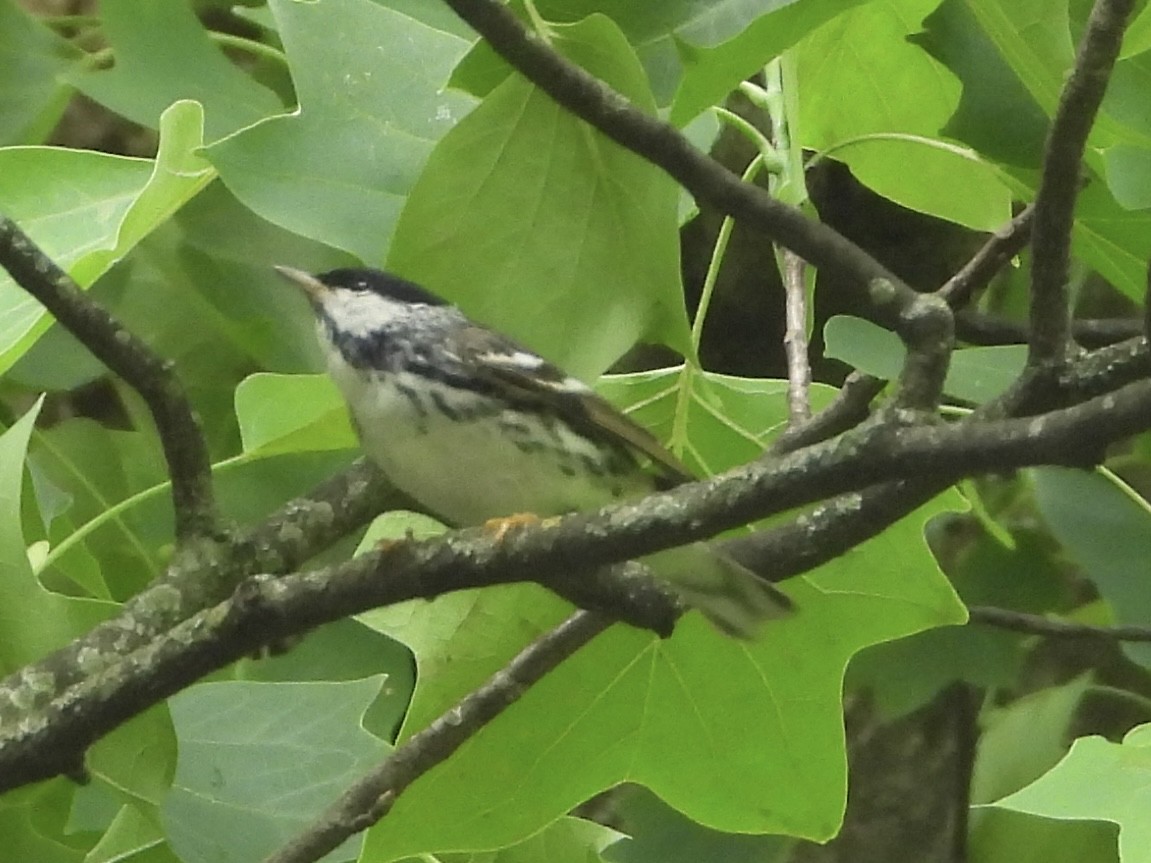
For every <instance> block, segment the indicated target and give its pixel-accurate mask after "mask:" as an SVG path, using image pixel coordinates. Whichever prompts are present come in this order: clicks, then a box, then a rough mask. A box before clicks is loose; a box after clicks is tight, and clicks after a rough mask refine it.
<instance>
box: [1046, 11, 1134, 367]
mask: <svg viewBox="0 0 1151 863" xmlns="http://www.w3.org/2000/svg"><path fill="white" fill-rule="evenodd" d="M1133 6H1134V0H1097V2H1096V3H1095V6H1094V8H1093V9H1092V10H1091V15H1090V17H1089V18H1088V19H1087V27H1086V29H1085V30H1084V33H1083V39H1082V41H1081V42H1080V44H1079V52H1078V54H1077V56H1076V58H1075V67H1074V68H1073V69H1072V71H1071V76H1070V77H1069V78H1068V80H1067V84H1066V85H1065V86H1064V87H1063V91H1062V93H1061V94H1060V98H1059V106H1058V108H1057V109H1056V111H1055V117H1054V119H1053V120H1052V122H1051V129H1050V131H1049V132H1048V135H1047V147H1046V152H1045V154H1044V157H1043V174H1042V178H1041V179H1040V182H1039V191H1038V192H1037V193H1036V196H1035V225H1034V227H1033V229H1032V239H1031V245H1032V264H1031V342H1030V345H1029V352H1028V354H1029V355H1028V361H1029V364H1030V365H1032V366H1041V365H1045V364H1051V363H1055V364H1062V363H1063V362H1064V361H1065V359H1066V354H1067V349H1068V347H1069V344H1070V339H1071V304H1070V297H1069V291H1068V284H1067V283H1068V277H1069V272H1070V260H1071V229H1072V226H1073V224H1074V219H1075V199H1076V197H1078V194H1079V184H1080V165H1081V161H1082V159H1083V150H1084V148H1085V147H1086V145H1087V136H1088V134H1089V133H1090V132H1091V127H1092V126H1093V125H1094V123H1095V116H1096V114H1097V113H1098V111H1099V105H1100V104H1101V103H1102V101H1103V94H1104V92H1105V91H1106V89H1107V82H1108V80H1109V79H1110V77H1111V70H1112V68H1113V67H1114V65H1115V60H1116V58H1117V57H1118V56H1119V47H1120V44H1121V43H1122V40H1123V31H1124V29H1125V27H1126V26H1127V19H1128V18H1129V17H1130V15H1131V9H1132V7H1133Z"/></svg>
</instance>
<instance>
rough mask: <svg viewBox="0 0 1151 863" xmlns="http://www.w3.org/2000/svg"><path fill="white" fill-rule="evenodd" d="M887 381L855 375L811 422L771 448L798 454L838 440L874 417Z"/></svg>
mask: <svg viewBox="0 0 1151 863" xmlns="http://www.w3.org/2000/svg"><path fill="white" fill-rule="evenodd" d="M886 385H887V382H886V381H882V380H880V379H879V378H876V377H872V376H871V375H865V374H863V373H861V372H852V373H851V374H849V375H848V376H847V380H845V381H844V382H843V386H842V387H841V388H840V390H839V392H838V393H836V396H835V399H834V400H833V401H832V403H831V404H829V405H828V406H827V407H825V408H824V409H823V410H821V411H820V412H819V413H817V414H816V415H815V416H814V417H812V418H811V419H810V420H808V421H807V422H805V423H803V424H802V425H798V426H794V425H793V426H789V427H788V429H787V430H786V431H784V432H783V434H781V435H780V436H779V437H777V438H776V439H775V441H774V442H773V443H772V445H771V449H770V450H769V452H771V453H772V454H773V455H783V454H784V453H789V452H794V451H795V450H797V449H801V448H802V447H805V446H809V445H811V444H813V443H819V442H820V441H823V440H827V439H828V438H832V437H835V436H836V435H837V434H841V433H842V432H845V431H847V430H848V429H850V428H854V427H855V426H857V425H859V424H860V423H861V422H863V421H864V420H865V419H867V417H868V415H869V414H870V413H871V403H872V401H874V400H875V397H876V396H878V395H879V394H880V393H881V392H883V388H884V387H885V386H886Z"/></svg>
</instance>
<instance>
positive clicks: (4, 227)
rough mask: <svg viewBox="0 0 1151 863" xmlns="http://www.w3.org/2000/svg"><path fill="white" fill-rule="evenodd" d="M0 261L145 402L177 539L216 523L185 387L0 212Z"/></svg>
mask: <svg viewBox="0 0 1151 863" xmlns="http://www.w3.org/2000/svg"><path fill="white" fill-rule="evenodd" d="M0 264H2V265H3V267H4V269H6V270H7V271H8V272H9V273H10V274H11V275H12V278H13V279H15V280H16V283H17V284H19V285H20V287H22V288H24V290H26V291H27V292H28V293H30V294H31V295H32V296H33V297H35V298H36V299H37V300H39V301H40V302H41V303H42V304H43V305H44V307H45V308H46V309H48V311H49V312H51V313H52V315H53V316H54V317H55V318H56V320H57V321H59V322H60V324H61V325H62V326H63V327H64V328H65V329H67V330H68V331H69V332H70V333H72V335H74V336H75V337H76V338H77V339H79V340H80V342H81V343H82V344H83V345H84V346H85V347H86V348H88V350H90V351H91V352H92V353H93V354H94V355H95V356H96V357H97V359H99V360H100V361H101V362H102V363H104V365H106V366H107V367H108V368H109V369H111V370H112V371H113V372H114V373H115V374H117V375H119V376H120V377H121V378H123V379H124V381H125V382H127V384H128V385H129V386H130V387H132V388H133V389H134V390H136V392H138V393H139V394H140V396H141V398H143V399H144V401H145V403H146V404H147V405H148V409H149V410H150V411H151V413H152V419H153V420H154V421H155V423H156V431H157V433H158V434H159V436H160V444H161V446H162V447H163V449H164V458H165V459H166V461H167V463H168V475H169V476H170V477H171V480H172V506H173V508H174V509H175V519H176V525H175V532H176V537H177V538H178V539H179V540H181V541H187V540H191V539H194V538H196V537H205V536H210V535H212V534H213V533H214V532H215V531H216V529H217V516H216V502H215V490H214V488H213V485H212V471H211V461H210V459H209V457H208V447H207V444H206V443H205V441H204V435H203V432H202V431H201V429H200V421H199V419H198V418H197V417H196V414H195V412H194V411H193V410H192V405H191V403H190V402H189V401H188V395H187V393H186V392H185V391H184V387H183V385H182V384H181V383H180V380H179V379H178V378H177V377H176V375H175V374H173V372H172V364H171V362H169V361H167V360H163V359H161V358H160V357H159V356H157V355H156V353H155V352H154V351H153V350H152V349H151V348H150V347H149V346H148V345H147V344H146V343H145V342H143V341H141V340H140V339H139V338H137V337H136V336H135V335H134V334H132V333H131V332H130V331H129V330H127V329H126V328H125V327H124V325H123V324H121V323H120V322H119V321H118V320H116V318H115V317H113V316H112V314H111V313H110V312H108V310H107V309H105V308H104V307H103V306H101V305H99V304H98V303H94V302H92V301H91V300H90V299H89V298H88V296H87V295H86V294H85V293H84V292H83V291H82V290H80V286H79V285H77V284H76V283H75V282H74V281H72V278H71V277H70V276H69V275H68V274H67V273H66V272H64V271H63V270H62V269H60V268H59V267H58V266H56V264H55V262H53V261H52V259H51V258H49V257H48V256H47V255H46V254H44V252H43V251H42V250H41V249H40V248H39V247H38V246H36V244H35V243H34V242H33V241H32V239H31V238H30V237H29V236H28V235H27V234H25V233H24V232H23V231H22V230H21V229H20V227H19V226H18V225H17V224H16V223H15V222H13V221H12V220H11V219H9V218H7V217H4V216H0Z"/></svg>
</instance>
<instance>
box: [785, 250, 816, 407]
mask: <svg viewBox="0 0 1151 863" xmlns="http://www.w3.org/2000/svg"><path fill="white" fill-rule="evenodd" d="M782 257H783V289H784V303H785V306H786V311H785V316H786V319H787V328H786V329H785V331H784V334H783V349H784V351H785V352H786V353H787V424H788V428H796V427H798V426H800V425H802V424H804V423H806V422H807V421H808V420H810V419H811V397H810V390H811V362H810V360H809V359H808V356H807V350H808V345H807V286H806V285H805V284H804V271H805V270H806V268H807V265H806V263H805V262H804V260H803V258H801V257H800V256H799V255H797V254H795V252H792V251H790V250H789V249H784V250H783V256H782Z"/></svg>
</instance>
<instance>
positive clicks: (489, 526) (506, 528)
mask: <svg viewBox="0 0 1151 863" xmlns="http://www.w3.org/2000/svg"><path fill="white" fill-rule="evenodd" d="M540 521H542V519H541V518H540V517H539V516H538V515H536V514H535V513H533V512H516V513H512V514H511V515H504V516H500V517H499V518H489V519H488V520H487V521H485V522H484V530H486V531H489V532H490V533H494V534H495V538H496V541H497V542H499V541H500V540H502V539H503V538H504V537H505V536H507V535H508V533H509V532H510V531H512V530H516V529H518V528H521V527H528V526H529V525H533V524H539V523H540Z"/></svg>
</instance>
